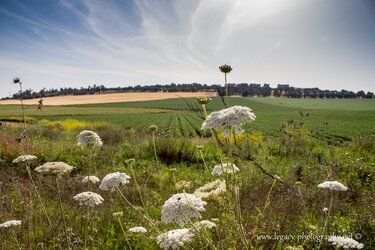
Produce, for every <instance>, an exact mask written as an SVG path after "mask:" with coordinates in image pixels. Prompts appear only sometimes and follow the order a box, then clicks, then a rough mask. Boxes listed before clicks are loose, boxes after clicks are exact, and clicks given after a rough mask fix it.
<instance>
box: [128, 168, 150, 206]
mask: <svg viewBox="0 0 375 250" xmlns="http://www.w3.org/2000/svg"><path fill="white" fill-rule="evenodd" d="M130 169H131V172H132V176H133V179H134V183H135V186H136V188H137V191H138V194H139V197H140V198H141V202H142V206H143V208H144V210H145V212H146V206H145V203H144V200H143V196H142V192H141V189H140V187H139V185H138V182H137V178H136V177H135V174H134V170H133V164H130Z"/></svg>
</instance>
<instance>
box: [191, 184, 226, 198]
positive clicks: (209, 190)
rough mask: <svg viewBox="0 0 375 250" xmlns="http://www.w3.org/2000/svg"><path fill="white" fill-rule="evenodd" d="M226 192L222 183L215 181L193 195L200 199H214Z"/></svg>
mask: <svg viewBox="0 0 375 250" xmlns="http://www.w3.org/2000/svg"><path fill="white" fill-rule="evenodd" d="M226 191H227V186H226V184H225V182H224V181H222V180H220V179H217V180H215V181H212V182H209V183H207V184H206V185H204V186H203V187H200V188H198V189H197V190H195V192H194V195H195V196H197V197H199V198H201V199H204V200H205V199H207V200H208V199H214V198H217V197H219V196H220V195H221V194H222V193H225V192H226Z"/></svg>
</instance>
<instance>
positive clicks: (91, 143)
mask: <svg viewBox="0 0 375 250" xmlns="http://www.w3.org/2000/svg"><path fill="white" fill-rule="evenodd" d="M77 145H78V146H79V147H82V148H86V147H92V148H95V147H98V148H100V147H101V146H102V145H103V142H102V139H100V137H99V135H98V134H97V133H95V132H93V131H90V130H83V131H82V132H81V133H79V135H77Z"/></svg>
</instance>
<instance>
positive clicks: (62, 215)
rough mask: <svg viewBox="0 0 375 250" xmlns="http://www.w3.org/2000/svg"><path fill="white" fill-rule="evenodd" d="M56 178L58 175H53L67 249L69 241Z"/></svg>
mask: <svg viewBox="0 0 375 250" xmlns="http://www.w3.org/2000/svg"><path fill="white" fill-rule="evenodd" d="M57 178H58V176H57V175H56V176H55V181H56V187H57V193H58V195H59V206H60V213H61V217H62V220H63V224H64V233H65V238H66V244H67V246H68V249H70V242H69V237H68V230H67V227H66V222H65V217H64V211H63V207H62V200H61V192H60V187H59V182H58V180H57Z"/></svg>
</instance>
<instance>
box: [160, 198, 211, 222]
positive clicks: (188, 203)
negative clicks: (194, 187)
mask: <svg viewBox="0 0 375 250" xmlns="http://www.w3.org/2000/svg"><path fill="white" fill-rule="evenodd" d="M206 204H207V202H205V201H202V200H201V198H198V197H196V196H195V195H193V194H187V193H179V194H175V195H173V196H172V197H171V198H169V199H168V200H167V201H166V202H165V203H164V205H163V209H162V211H161V219H162V221H164V222H165V223H167V224H168V223H171V222H175V223H177V225H179V226H181V227H182V226H184V225H185V224H187V223H189V222H190V219H191V218H200V217H201V214H200V213H201V212H204V211H205V208H204V206H205V205H206Z"/></svg>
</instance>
